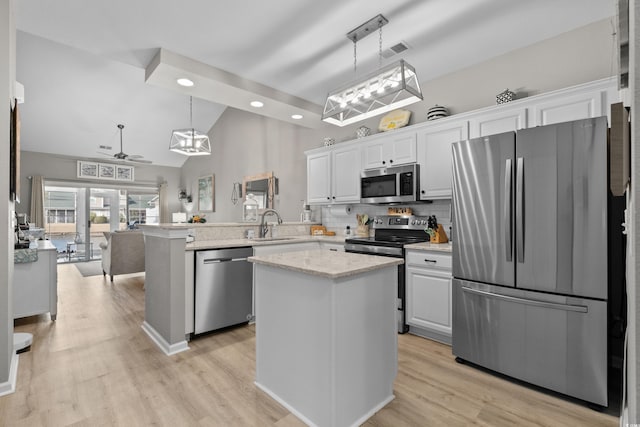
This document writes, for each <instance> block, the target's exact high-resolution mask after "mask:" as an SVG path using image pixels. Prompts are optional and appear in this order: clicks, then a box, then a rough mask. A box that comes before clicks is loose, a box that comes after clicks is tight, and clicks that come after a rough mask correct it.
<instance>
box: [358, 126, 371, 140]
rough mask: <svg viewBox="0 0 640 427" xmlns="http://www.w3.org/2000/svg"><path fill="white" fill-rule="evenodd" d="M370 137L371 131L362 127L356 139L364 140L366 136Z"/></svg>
mask: <svg viewBox="0 0 640 427" xmlns="http://www.w3.org/2000/svg"><path fill="white" fill-rule="evenodd" d="M369 135H371V129H369V128H368V127H366V126H360V127H359V128H358V129H356V137H358V138H364V137H365V136H369Z"/></svg>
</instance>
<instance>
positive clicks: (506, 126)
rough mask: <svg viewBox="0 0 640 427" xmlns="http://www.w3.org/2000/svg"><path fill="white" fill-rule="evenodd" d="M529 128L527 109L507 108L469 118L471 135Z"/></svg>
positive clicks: (475, 136) (474, 136)
mask: <svg viewBox="0 0 640 427" xmlns="http://www.w3.org/2000/svg"><path fill="white" fill-rule="evenodd" d="M526 128H527V109H526V108H525V107H520V108H511V109H509V108H506V109H504V110H502V109H501V110H499V111H493V112H491V113H484V114H479V115H477V116H474V117H471V118H469V137H470V138H477V137H480V136H488V135H495V134H498V133H503V132H509V131H516V130H518V129H526Z"/></svg>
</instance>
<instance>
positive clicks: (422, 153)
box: [418, 119, 469, 200]
mask: <svg viewBox="0 0 640 427" xmlns="http://www.w3.org/2000/svg"><path fill="white" fill-rule="evenodd" d="M467 123H468V122H467V121H466V120H459V121H456V120H449V119H448V120H447V122H446V123H441V124H436V123H434V124H432V125H431V126H428V127H425V128H422V129H420V130H418V164H419V165H420V200H433V199H450V198H451V167H452V165H451V144H452V143H454V142H457V141H460V140H464V139H468V137H469V127H468V124H467Z"/></svg>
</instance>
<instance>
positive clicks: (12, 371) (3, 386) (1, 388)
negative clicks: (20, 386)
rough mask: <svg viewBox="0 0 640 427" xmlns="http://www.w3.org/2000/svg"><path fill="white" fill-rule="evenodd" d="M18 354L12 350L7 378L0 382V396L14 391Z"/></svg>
mask: <svg viewBox="0 0 640 427" xmlns="http://www.w3.org/2000/svg"><path fill="white" fill-rule="evenodd" d="M19 358H20V356H18V354H17V353H16V352H15V351H14V352H13V356H12V357H11V366H10V367H9V380H8V381H6V382H4V383H0V396H5V395H7V394H12V393H14V392H15V391H16V383H17V382H18V359H19Z"/></svg>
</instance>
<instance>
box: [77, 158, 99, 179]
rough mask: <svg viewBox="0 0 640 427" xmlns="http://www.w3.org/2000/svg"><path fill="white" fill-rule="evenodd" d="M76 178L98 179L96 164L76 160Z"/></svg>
mask: <svg viewBox="0 0 640 427" xmlns="http://www.w3.org/2000/svg"><path fill="white" fill-rule="evenodd" d="M78 178H98V163H96V162H85V161H82V160H78Z"/></svg>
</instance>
